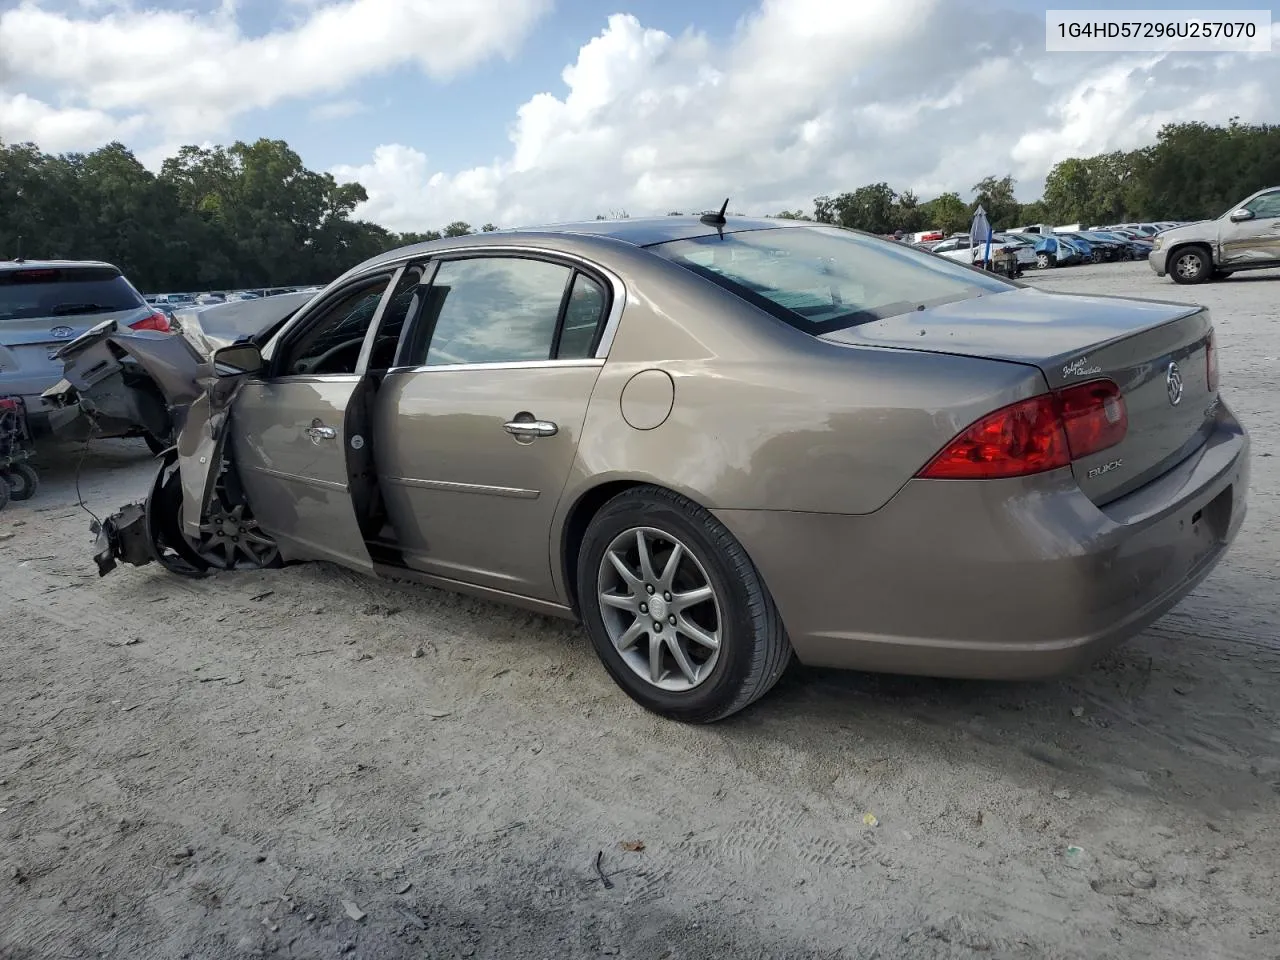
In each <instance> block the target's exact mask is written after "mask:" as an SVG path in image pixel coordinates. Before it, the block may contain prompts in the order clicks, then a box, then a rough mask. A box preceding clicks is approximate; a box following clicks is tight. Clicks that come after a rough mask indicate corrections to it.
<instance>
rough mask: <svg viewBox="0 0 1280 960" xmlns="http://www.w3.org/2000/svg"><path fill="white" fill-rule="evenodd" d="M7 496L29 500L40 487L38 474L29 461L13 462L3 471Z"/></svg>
mask: <svg viewBox="0 0 1280 960" xmlns="http://www.w3.org/2000/svg"><path fill="white" fill-rule="evenodd" d="M4 479H5V480H6V481H8V487H9V498H10V499H11V500H14V501H21V500H30V499H31V498H32V497H34V496H35V495H36V490H37V489H39V487H40V474H38V473H36V471H35V468H34V467H33V466H31V464H29V463H15V464H14V465H13V466H11V467H10V468H9V469H8V470H7V471H6V472H5V478H4Z"/></svg>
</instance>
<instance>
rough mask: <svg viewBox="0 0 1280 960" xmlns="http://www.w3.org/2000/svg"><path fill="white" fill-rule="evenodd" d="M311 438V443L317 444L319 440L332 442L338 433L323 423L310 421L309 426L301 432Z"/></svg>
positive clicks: (321, 421)
mask: <svg viewBox="0 0 1280 960" xmlns="http://www.w3.org/2000/svg"><path fill="white" fill-rule="evenodd" d="M302 432H303V433H305V434H306V435H307V436H308V437H310V438H311V442H312V443H315V444H318V443H319V442H320V441H321V440H332V439H333V438H334V437H336V436H337V435H338V431H337V430H335V429H333V427H326V426H325V425H324V421H323V420H320V419H318V418H317V419H315V420H312V421H311V426H309V427H307V428H306V429H305V430H303V431H302Z"/></svg>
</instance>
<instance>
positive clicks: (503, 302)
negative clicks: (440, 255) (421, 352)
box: [408, 257, 573, 366]
mask: <svg viewBox="0 0 1280 960" xmlns="http://www.w3.org/2000/svg"><path fill="white" fill-rule="evenodd" d="M572 273H573V271H572V270H570V269H569V268H568V267H565V266H561V265H560V264H557V263H547V262H545V261H542V260H525V259H520V258H517V257H474V258H470V259H466V260H446V261H444V262H443V263H441V264H440V268H439V269H438V270H437V271H436V275H435V278H434V279H433V280H432V282H431V289H430V291H429V293H428V296H427V298H426V303H425V305H424V307H423V311H422V321H421V322H422V324H423V326H424V328H425V329H429V330H430V331H431V341H430V344H429V346H428V348H427V352H426V358H425V362H426V365H427V366H445V365H450V364H459V363H510V362H515V361H524V360H549V359H551V351H552V348H553V346H554V345H555V337H556V324H557V322H558V321H559V318H560V306H561V303H562V301H563V300H564V293H565V287H566V285H567V284H568V282H569V279H570V276H571V275H572ZM408 362H409V363H411V364H417V363H421V362H423V361H422V360H420V359H418V358H409V360H408Z"/></svg>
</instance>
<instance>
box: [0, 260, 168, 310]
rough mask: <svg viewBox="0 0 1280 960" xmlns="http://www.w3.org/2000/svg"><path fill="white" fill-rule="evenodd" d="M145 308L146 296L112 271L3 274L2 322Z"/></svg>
mask: <svg viewBox="0 0 1280 960" xmlns="http://www.w3.org/2000/svg"><path fill="white" fill-rule="evenodd" d="M143 306H146V303H145V301H144V300H143V299H142V294H140V293H138V291H137V290H135V289H133V287H132V286H130V284H129V281H128V280H126V279H125V278H124V277H123V276H122V275H121V274H120V271H118V270H113V269H111V268H108V267H50V268H35V267H33V268H32V269H30V270H5V271H0V320H27V319H32V318H36V317H73V316H87V315H89V314H94V313H120V312H123V311H126V310H136V309H137V308H138V307H143Z"/></svg>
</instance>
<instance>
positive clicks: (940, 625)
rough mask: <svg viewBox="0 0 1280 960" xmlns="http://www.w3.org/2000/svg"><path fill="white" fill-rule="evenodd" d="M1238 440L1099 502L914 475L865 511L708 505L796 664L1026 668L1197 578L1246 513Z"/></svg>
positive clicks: (1106, 632) (1077, 656)
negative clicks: (762, 589)
mask: <svg viewBox="0 0 1280 960" xmlns="http://www.w3.org/2000/svg"><path fill="white" fill-rule="evenodd" d="M1248 486H1249V439H1248V435H1247V434H1246V432H1245V431H1244V429H1243V428H1242V427H1241V426H1240V424H1239V423H1238V422H1237V421H1236V420H1235V418H1234V417H1233V416H1232V415H1231V413H1230V411H1229V410H1227V408H1226V406H1225V405H1223V406H1222V407H1221V408H1220V413H1219V418H1218V424H1217V429H1216V430H1215V432H1214V433H1213V435H1212V436H1211V438H1210V440H1209V441H1208V443H1206V444H1205V446H1203V447H1202V448H1201V449H1200V450H1199V451H1197V452H1196V453H1195V454H1194V455H1192V456H1191V457H1189V458H1188V459H1187V460H1185V461H1184V462H1183V463H1181V464H1179V465H1178V466H1177V467H1175V468H1174V469H1173V470H1171V471H1170V472H1169V473H1167V474H1165V475H1164V476H1163V477H1161V478H1160V479H1158V480H1155V481H1153V482H1152V483H1150V484H1148V485H1147V486H1145V487H1143V488H1141V489H1140V490H1137V491H1135V492H1134V493H1132V494H1130V495H1128V496H1126V497H1123V498H1121V499H1120V500H1117V501H1113V502H1112V503H1109V504H1107V505H1105V506H1104V507H1101V508H1099V507H1097V506H1095V505H1094V504H1093V503H1092V502H1091V501H1089V500H1088V499H1087V498H1086V497H1085V496H1084V494H1083V493H1081V492H1080V489H1079V487H1078V486H1077V485H1076V483H1075V480H1074V479H1073V477H1072V476H1071V472H1070V471H1069V470H1062V471H1056V472H1054V473H1051V474H1044V475H1041V476H1039V477H1034V478H1028V479H1025V480H1008V481H974V482H967V481H927V480H913V481H911V482H909V483H908V484H907V485H906V486H905V487H903V488H902V490H901V491H899V493H898V494H897V495H896V496H895V497H894V498H893V500H891V501H890V502H889V503H888V504H886V505H885V506H884V507H883V508H881V509H880V510H878V511H877V512H875V513H873V514H867V515H864V516H841V515H831V514H801V513H782V512H772V511H736V510H723V511H717V516H719V517H720V519H721V520H722V521H723V522H724V523H725V524H726V526H728V527H729V528H730V530H732V531H733V533H734V534H735V535H736V536H737V537H738V538H739V539H740V540H741V542H742V543H743V545H744V546H745V547H746V549H747V551H748V552H749V553H750V555H751V557H752V558H753V560H755V562H756V565H757V567H758V568H759V569H760V572H761V574H762V575H763V577H764V579H765V582H766V583H767V584H768V586H769V588H770V591H771V592H772V593H773V596H774V599H775V601H776V602H777V604H778V609H779V612H780V613H781V614H782V619H783V622H784V623H785V624H786V626H787V631H788V633H789V635H790V637H791V642H792V644H793V646H794V647H795V650H796V654H797V656H798V657H799V659H800V660H801V661H802V662H804V663H808V664H812V665H816V666H828V667H843V668H850V669H858V670H872V671H883V672H891V673H909V674H923V675H928V676H949V677H974V678H982V679H1006V680H1017V679H1034V678H1041V677H1049V676H1055V675H1060V674H1063V673H1067V672H1070V671H1072V670H1075V669H1078V668H1080V667H1083V666H1085V665H1087V664H1088V663H1090V662H1092V661H1093V660H1095V659H1096V658H1097V657H1098V656H1099V655H1100V654H1102V653H1103V652H1105V651H1106V650H1107V649H1109V648H1110V647H1112V646H1114V645H1116V644H1118V643H1120V642H1122V641H1124V640H1126V639H1127V638H1129V637H1131V636H1133V635H1134V634H1137V633H1139V632H1140V631H1141V630H1143V629H1144V628H1145V627H1146V626H1147V625H1149V624H1150V623H1151V622H1153V621H1154V620H1156V619H1157V618H1159V617H1160V616H1161V615H1162V614H1164V613H1165V612H1166V611H1168V610H1169V609H1170V608H1171V607H1173V606H1174V605H1175V604H1177V603H1178V601H1180V600H1181V599H1182V598H1183V597H1184V596H1186V594H1187V593H1189V592H1190V591H1191V590H1192V589H1194V588H1195V586H1196V585H1197V584H1198V583H1200V581H1201V580H1203V579H1204V578H1205V577H1206V576H1208V574H1209V572H1210V571H1211V570H1212V569H1213V568H1214V566H1215V565H1216V564H1217V562H1218V561H1219V560H1220V559H1221V558H1222V556H1223V554H1224V553H1225V552H1226V549H1227V547H1228V545H1229V544H1230V543H1231V541H1232V540H1233V539H1234V538H1235V536H1236V534H1237V532H1238V531H1239V529H1240V525H1241V523H1242V522H1243V520H1244V516H1245V510H1246V498H1247V494H1248Z"/></svg>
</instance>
